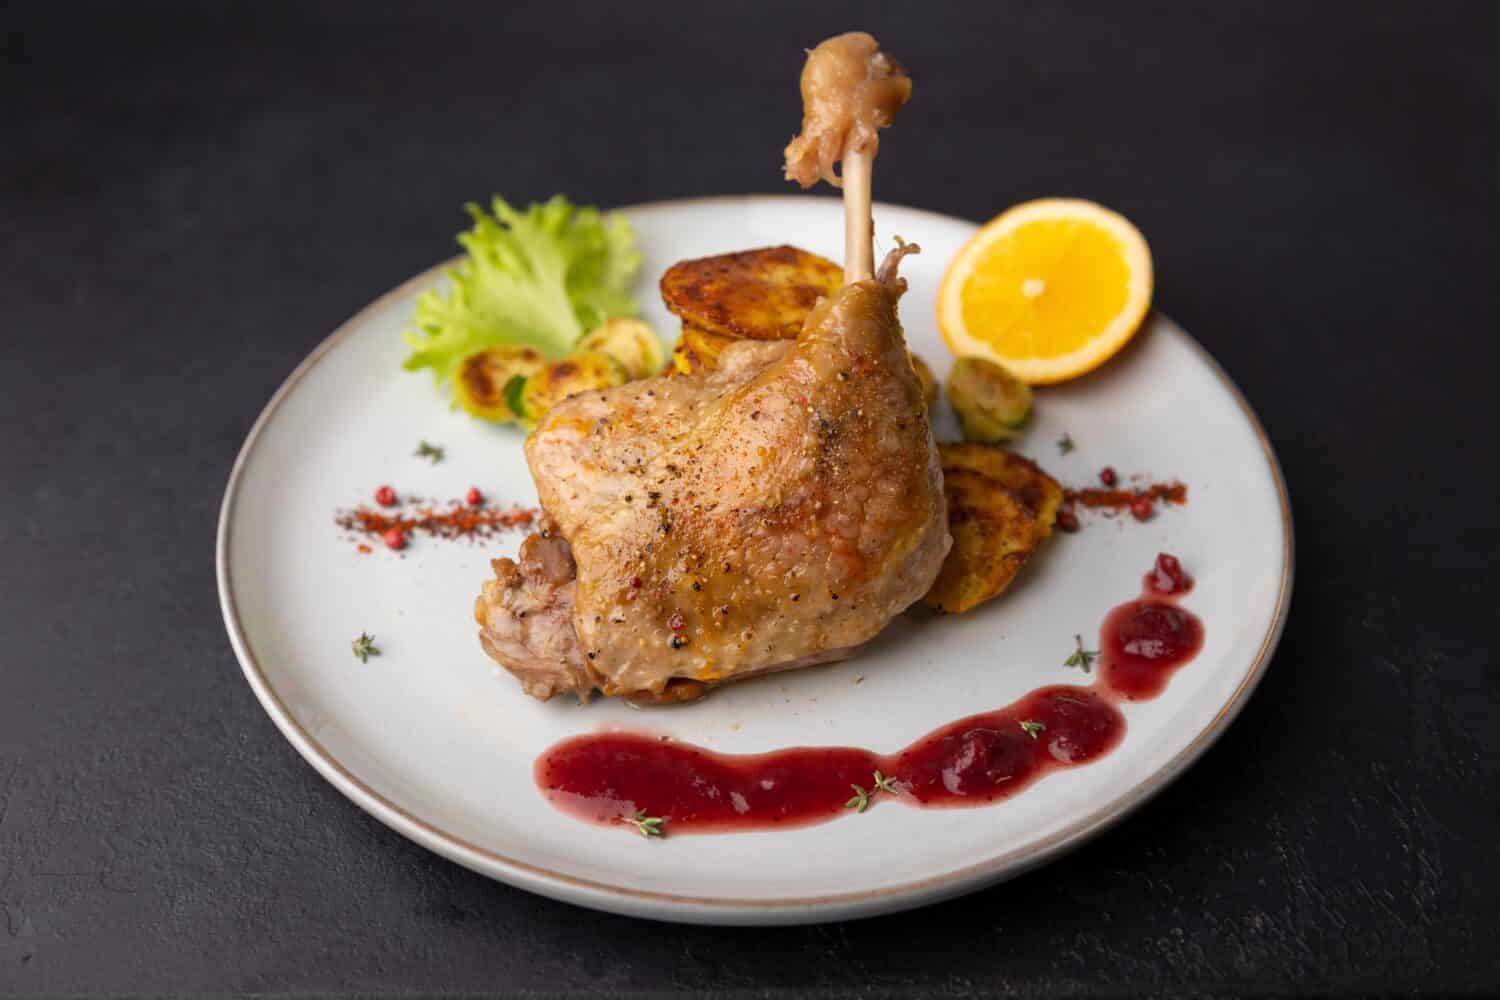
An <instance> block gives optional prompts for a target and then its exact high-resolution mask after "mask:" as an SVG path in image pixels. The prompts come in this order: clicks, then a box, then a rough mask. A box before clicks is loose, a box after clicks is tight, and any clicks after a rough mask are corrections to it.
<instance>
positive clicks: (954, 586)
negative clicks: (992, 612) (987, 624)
mask: <svg viewBox="0 0 1500 1000" xmlns="http://www.w3.org/2000/svg"><path fill="white" fill-rule="evenodd" d="M943 495H944V496H945V497H946V498H947V500H948V530H949V532H950V533H952V535H953V548H952V549H950V550H949V552H948V558H946V559H944V560H943V568H942V569H941V570H939V571H938V577H937V579H936V580H935V581H933V584H932V589H931V590H929V591H928V592H927V596H926V597H924V598H923V599H922V600H923V603H925V604H926V605H927V606H928V607H930V608H934V609H936V610H938V611H942V612H945V613H947V614H961V613H962V612H965V611H968V610H969V609H971V608H973V607H976V606H978V605H980V604H983V603H984V602H985V601H988V600H990V599H991V598H993V597H995V596H997V595H998V594H999V593H1000V592H1001V591H1003V590H1004V589H1005V588H1006V587H1008V586H1009V585H1010V582H1011V580H1013V579H1015V576H1016V574H1017V573H1019V572H1020V571H1021V567H1022V566H1024V565H1026V560H1027V559H1030V558H1031V554H1032V553H1033V552H1035V551H1036V547H1037V546H1038V545H1040V544H1041V541H1042V536H1043V531H1042V526H1041V522H1040V519H1039V518H1038V517H1037V515H1036V513H1035V512H1034V511H1033V510H1032V509H1031V508H1030V507H1028V506H1027V505H1026V504H1025V503H1024V502H1023V501H1022V500H1021V498H1020V497H1018V496H1016V494H1015V493H1013V492H1011V491H1010V490H1009V489H1006V488H1005V487H1004V486H1001V485H1000V484H999V483H997V482H995V481H994V480H993V479H990V478H988V477H987V476H984V475H981V474H980V473H978V472H975V471H973V470H972V469H964V468H958V467H954V468H952V469H947V468H945V469H944V470H943Z"/></svg>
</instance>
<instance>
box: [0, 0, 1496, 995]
mask: <svg viewBox="0 0 1500 1000" xmlns="http://www.w3.org/2000/svg"><path fill="white" fill-rule="evenodd" d="M800 8H801V9H799V7H798V6H793V5H781V4H767V3H760V4H757V5H755V6H754V7H753V8H747V9H746V10H745V11H744V12H738V11H733V12H731V10H730V9H729V7H728V6H727V5H726V6H725V7H724V9H720V5H717V4H712V3H700V4H694V5H682V6H677V7H670V8H669V7H666V6H661V5H656V4H645V3H634V4H630V3H614V4H608V5H598V6H592V7H588V8H584V9H572V8H570V7H569V6H568V5H566V4H556V3H553V4H547V3H531V4H508V3H503V2H498V0H492V2H488V3H481V4H474V5H469V6H459V5H452V4H442V5H433V6H426V5H412V6H410V7H407V6H403V5H377V4H367V3H357V4H356V3H350V4H347V5H340V6H333V7H328V6H321V5H309V4H295V5H283V4H278V5H243V6H232V7H229V6H226V7H205V8H203V9H198V8H193V7H188V6H184V7H178V8H173V7H160V6H156V5H142V4H129V5H121V6H119V7H118V8H110V7H97V8H96V7H87V6H84V7H80V6H75V5H71V4H69V5H51V4H42V5H35V6H32V5H24V6H21V7H16V6H14V5H7V6H6V7H5V10H4V13H3V14H0V55H3V60H0V67H3V68H0V74H3V75H0V343H3V351H0V430H3V432H4V439H3V444H0V992H6V991H17V992H83V991H162V990H183V991H202V990H210V989H214V990H226V991H246V992H282V991H302V992H308V993H325V992H333V991H359V990H377V989H402V988H405V989H419V988H425V989H431V990H455V991H456V990H506V991H534V992H537V993H546V992H552V991H556V992H570V991H571V992H577V991H583V990H585V989H589V988H599V989H604V990H607V991H610V992H613V993H619V994H639V995H645V994H654V993H658V992H669V991H692V992H700V991H701V992H713V993H716V994H719V995H730V994H733V995H747V996H748V995H761V994H762V993H765V994H778V995H780V994H788V995H789V994H801V993H815V992H817V993H823V994H825V995H845V994H847V995H856V994H857V995H869V994H883V993H886V992H893V993H894V992H910V993H911V994H912V995H922V996H933V995H946V994H967V993H980V992H987V991H1013V992H1015V993H1019V994H1028V995H1029V994H1038V993H1043V992H1056V993H1072V994H1082V995H1108V994H1120V993H1136V992H1150V993H1181V992H1200V993H1237V992H1276V993H1282V992H1286V993H1314V992H1317V993H1326V992H1350V993H1368V992H1397V991H1412V990H1431V991H1450V992H1451V991H1474V992H1490V993H1493V992H1495V991H1497V990H1500V948H1497V947H1496V943H1495V936H1496V930H1497V926H1500V836H1497V828H1500V792H1497V778H1500V773H1497V771H1500V766H1497V765H1500V755H1497V752H1496V750H1497V748H1496V732H1497V727H1500V723H1497V717H1500V694H1497V680H1500V678H1497V658H1496V655H1495V652H1494V640H1493V634H1494V624H1493V623H1494V609H1493V604H1494V598H1495V594H1496V588H1495V587H1494V586H1493V584H1492V583H1491V582H1490V580H1489V578H1488V571H1489V568H1490V567H1489V564H1490V562H1491V560H1492V559H1493V558H1494V557H1495V556H1496V554H1497V551H1500V544H1497V543H1500V537H1497V532H1496V528H1495V501H1494V497H1495V495H1496V489H1497V488H1500V478H1497V475H1496V469H1495V464H1496V462H1497V460H1500V448H1497V443H1500V426H1497V423H1500V404H1497V400H1496V389H1495V382H1496V375H1495V366H1496V362H1497V361H1500V353H1497V351H1496V349H1495V346H1494V344H1495V339H1496V337H1497V336H1500V292H1497V282H1496V278H1495V270H1496V266H1497V264H1500V236H1497V231H1500V230H1497V227H1500V195H1497V181H1496V177H1497V165H1500V69H1497V49H1500V20H1497V18H1496V16H1495V11H1496V7H1495V5H1493V4H1472V5H1468V6H1458V5H1450V4H1443V3H1413V4H1405V5H1399V6H1386V5H1380V6H1376V5H1369V4H1350V5H1333V4H1304V3H1283V4H1237V3H1236V4H1225V3H1215V4H1201V3H1186V2H1184V3H1176V4H1136V3H1129V4H1115V3H1109V4H1106V3H1089V4H1085V3H1070V4H1066V5H1059V4H1052V3H986V4H973V5H967V6H963V7H957V6H947V5H937V4H922V3H917V2H907V3H904V4H901V5H890V6H884V7H876V6H873V5H853V4H845V3H833V2H820V3H817V4H806V5H800ZM853 26H860V27H866V28H868V29H869V30H871V31H873V32H874V33H875V34H876V35H877V36H878V37H879V38H881V39H882V40H883V41H885V42H886V44H887V45H888V46H889V47H890V48H891V50H892V51H893V52H895V53H896V54H897V55H898V56H899V57H900V58H901V59H902V60H903V61H904V62H905V63H906V64H907V65H908V66H909V67H910V68H911V70H912V73H913V76H914V78H915V80H916V96H915V98H914V100H913V103H912V105H911V107H910V108H909V110H908V111H907V112H906V113H905V115H904V116H903V117H902V120H901V122H900V124H899V125H898V127H897V129H896V131H895V132H893V133H891V137H890V140H889V141H888V142H886V143H885V144H884V145H883V147H882V155H881V161H880V169H879V172H878V176H877V178H876V191H877V195H878V197H880V198H882V199H886V200H890V201H896V202H905V203H909V204H913V205H919V206H922V207H924V208H929V209H935V210H937V211H942V212H949V213H953V214H957V215H961V216H966V217H969V218H974V219H983V218H987V217H989V216H990V215H992V214H994V213H995V212H996V211H998V210H1000V209H1002V208H1004V207H1005V206H1007V205H1009V204H1011V203H1013V202H1016V201H1018V200H1021V199H1024V198H1029V197H1035V196H1040V195H1051V194H1064V195H1083V196H1088V197H1092V198H1095V199H1098V200H1100V201H1103V202H1105V203H1106V204H1109V205H1111V206H1113V207H1115V208H1117V209H1119V210H1121V211H1123V212H1125V213H1126V214H1127V215H1129V216H1130V217H1131V218H1132V219H1134V220H1135V221H1136V222H1137V223H1138V224H1139V225H1140V226H1141V227H1142V229H1144V230H1145V232H1146V234H1147V235H1148V237H1149V238H1150V240H1151V244H1152V248H1153V250H1154V252H1155V255H1156V265H1157V269H1158V270H1157V274H1158V280H1157V289H1158V290H1157V302H1158V305H1159V306H1160V307H1161V308H1162V310H1163V311H1165V312H1166V313H1168V314H1169V315H1171V316H1173V317H1175V318H1176V319H1177V320H1179V321H1180V322H1182V323H1183V324H1184V325H1185V326H1186V327H1187V328H1188V329H1189V330H1191V331H1193V332H1194V334H1195V335H1196V336H1197V337H1198V338H1199V339H1200V340H1202V342H1203V343H1204V344H1205V345H1206V346H1207V347H1208V348H1209V350H1211V351H1212V352H1213V353H1214V354H1215V355H1216V356H1217V357H1218V358H1219V359H1220V360H1221V361H1222V362H1223V363H1224V365H1225V367H1226V368H1227V369H1228V370H1229V372H1230V373H1231V374H1232V375H1233V377H1234V378H1235V379H1236V380H1237V381H1238V382H1239V384H1240V385H1241V386H1242V387H1243V388H1244V390H1245V392H1246V393H1247V395H1248V396H1249V398H1250V399H1251V401H1252V402H1253V404H1254V405H1255V406H1256V407H1257V409H1258V410H1259V412H1260V414H1261V416H1262V417H1263V419H1264V421H1265V424H1266V427H1267V429H1268V430H1269V433H1270V435H1271V438H1272V439H1273V441H1274V442H1275V444H1276V446H1277V448H1278V450H1279V452H1280V455H1281V459H1282V462H1283V464H1284V466H1285V471H1286V474H1287V478H1288V481H1289V483H1290V489H1291V495H1292V501H1293V505H1294V508H1295V513H1296V519H1297V527H1298V548H1299V552H1298V556H1299V561H1298V574H1297V584H1296V594H1295V598H1294V601H1293V606H1292V613H1291V619H1290V624H1289V626H1288V628H1287V631H1286V635H1285V641H1284V642H1283V644H1282V646H1281V650H1280V652H1279V653H1278V655H1277V656H1276V658H1275V662H1274V663H1273V665H1272V667H1271V669H1270V672H1269V674H1268V675H1267V677H1266V680H1265V683H1264V685H1263V686H1262V688H1261V689H1260V691H1259V692H1258V694H1257V695H1256V696H1255V698H1254V700H1253V701H1252V703H1251V704H1250V706H1249V707H1248V709H1247V710H1246V711H1245V713H1244V715H1243V716H1242V718H1241V719H1240V721H1239V722H1237V723H1236V724H1235V726H1234V727H1233V728H1232V730H1231V731H1230V732H1229V733H1228V734H1227V735H1226V736H1225V738H1224V739H1223V740H1222V741H1221V742H1220V743H1219V744H1218V745H1217V746H1216V747H1215V748H1214V749H1213V750H1212V751H1211V752H1210V753H1209V754H1208V755H1207V757H1206V758H1205V759H1204V760H1203V761H1202V762H1201V763H1200V764H1199V765H1198V766H1197V767H1195V768H1194V769H1193V770H1192V771H1191V772H1190V773H1188V774H1187V775H1186V776H1185V777H1184V778H1183V779H1182V780H1180V781H1179V782H1178V783H1177V784H1176V785H1174V786H1173V787H1172V788H1171V789H1170V790H1168V791H1167V792H1166V793H1164V794H1163V795H1162V796H1161V797H1160V798H1159V799H1157V800H1156V801H1155V802H1153V803H1152V804H1151V805H1150V806H1149V807H1148V808H1146V809H1145V810H1143V811H1142V812H1140V813H1139V814H1137V815H1136V816H1135V817H1133V818H1132V819H1130V820H1129V821H1127V822H1126V823H1124V824H1123V825H1121V826H1120V827H1119V828H1117V829H1116V830H1114V831H1112V832H1111V833H1109V834H1107V835H1105V836H1104V837H1102V838H1100V839H1099V840H1098V841H1096V842H1094V843H1093V844H1091V845H1090V846H1088V847H1087V848H1085V849H1083V850H1080V851H1078V852H1077V853H1076V854H1074V855H1072V856H1070V857H1068V858H1066V859H1065V860H1063V861H1061V862H1059V863H1057V864H1054V865H1052V866H1050V867H1048V868H1046V869H1044V870H1041V871H1038V872H1035V873H1033V874H1031V875H1028V876H1026V877H1024V878H1021V879H1019V880H1017V881H1015V882H1012V883H1010V884H1007V885H1004V886H1001V887H999V888H996V889H993V890H990V891H986V892H982V893H979V894H977V895H974V896H971V897H968V898H965V899H962V900H959V901H955V902H952V903H948V904H945V905H941V906H937V907H934V908H931V909H928V910H925V911H919V912H915V913H910V914H905V915H898V916H893V917H886V918H879V919H873V920H869V921H864V922H859V923H853V924H845V925H833V926H823V927H809V928H787V929H770V930H754V929H711V928H684V927H674V926H668V925H661V924H652V923H646V922H639V921H631V920H626V919H623V918H619V917H613V916H607V915H603V914H595V913H590V912H587V911H583V910H578V909H573V908H570V907H567V906H564V905H562V904H559V903H553V902H550V901H547V900H544V899H541V898H538V897H534V896H530V895H527V894H525V893H523V892H520V891H517V890H513V889H510V888H507V887H505V886H503V885H499V884H496V883H492V882H490V881H487V880H485V879H483V878H481V877H479V876H476V875H472V874H470V873H468V872H466V871H464V870H462V869H460V868H458V867H456V866H454V865H451V864H449V863H447V862H445V861H442V860H440V859H438V858H437V857H435V856H433V855H430V854H428V853H426V852H424V851H423V850H421V849H419V848H417V847H415V846H413V845H411V844H409V843H407V842H406V841H404V840H402V839H401V838H400V837H398V836H396V835H395V834H393V833H391V832H388V831H387V830H386V829H385V828H383V827H382V826H380V825H379V824H378V823H376V822H375V821H374V820H372V819H370V818H368V817H366V816H365V815H364V814H363V813H362V812H360V811H359V810H358V809H356V808H355V807H354V806H352V805H350V804H349V803H347V802H346V801H345V800H343V799H342V798H341V797H340V796H339V795H338V793H337V792H336V791H334V789H333V788H332V787H330V786H329V785H327V784H326V783H324V782H323V781H322V780H321V779H320V778H319V777H317V775H316V774H315V773H314V772H313V771H312V769H311V768H309V767H308V766H307V765H305V764H304V763H303V762H302V761H301V760H300V759H299V758H298V757H297V756H296V754H295V753H294V751H293V750H292V749H291V747H290V746H289V745H288V744H287V743H286V742H285V740H283V739H282V738H281V737H280V736H279V735H278V734H277V732H276V731H275V729H274V728H273V726H272V725H271V723H270V722H269V721H268V720H267V718H266V717H265V715H264V714H263V713H262V711H261V710H260V708H259V707H258V706H257V705H256V703H255V701H254V698H253V697H252V695H251V693H250V691H249V689H248V687H247V686H246V684H245V683H244V681H243V680H242V678H241V676H240V673H239V670H238V668H237V667H236V664H235V662H234V658H233V656H232V654H231V652H230V649H229V645H228V642H227V641H226V639H225V635H224V630H223V626H222V624H221V622H220V618H219V612H218V606H217V599H216V596H215V589H214V580H213V545H212V543H213V532H214V526H215V520H216V515H217V510H218V503H219V500H220V497H221V493H222V490H223V486H224V482H225V478H226V476H227V474H228V471H229V467H230V464H231V462H232V460H233V457H234V455H235V453H236V451H237V449H238V448H239V445H240V443H241V441H242V439H243V437H244V434H245V432H246V431H247V430H248V429H249V427H250V424H251V422H252V421H253V420H254V418H255V416H256V414H257V413H258V412H259V410H260V408H261V406H262V405H263V404H264V403H265V401H266V400H267V398H268V397H269V396H270V394H271V392H272V391H273V390H274V389H275V387H276V386H277V384H278V383H279V382H280V381H281V379H282V378H283V377H284V376H285V375H286V374H287V373H288V372H289V371H290V370H291V369H292V368H293V367H294V366H295V365H296V363H297V362H298V361H299V360H301V358H302V357H303V356H304V355H305V354H306V353H307V352H308V351H309V350H310V349H311V348H312V347H313V346H314V345H315V344H317V343H318V341H319V340H320V339H322V338H323V337H324V336H325V335H326V334H327V333H328V332H329V331H330V330H332V329H333V328H334V327H335V326H336V325H337V324H338V323H339V322H340V321H342V320H343V319H344V318H346V317H347V316H348V315H350V314H351V313H353V312H354V311H355V310H357V309H358V308H359V307H360V306H362V305H364V304H365V303H366V302H368V301H370V300H372V299H374V298H375V297H376V296H378V295H379V294H380V293H381V292H383V291H385V290H386V289H388V288H390V287H392V286H394V285H396V284H398V283H399V282H401V281H402V280H403V279H405V278H407V277H408V276H410V275H412V274H414V273H416V272H418V271H421V270H423V269H425V268H427V267H428V266H430V265H431V264H432V263H434V262H435V261H437V260H439V259H442V258H444V257H446V256H447V255H449V254H450V253H452V252H453V249H454V248H453V245H452V243H451V236H452V234H453V233H454V232H456V231H457V230H458V229H459V228H460V227H461V226H462V225H463V222H464V220H463V218H462V216H461V215H460V213H459V210H458V209H459V205H460V204H461V203H462V202H463V201H464V200H466V199H470V198H480V197H483V196H485V195H487V194H488V193H489V192H491V191H498V192H502V193H504V194H505V195H506V196H507V197H509V198H510V199H512V200H516V201H525V200H528V199H533V198H542V197H544V196H546V195H549V194H551V193H553V192H554V191H564V192H567V193H569V194H571V195H574V196H576V197H580V198H583V199H587V200H593V201H598V202H601V203H604V204H622V203H630V202H638V201H644V200H650V199H657V198H670V197H679V196H689V195H698V194H716V193H730V192H741V191H782V190H785V189H786V188H785V186H784V185H783V184H782V182H781V181H780V179H779V175H778V154H779V151H780V149H781V147H782V145H783V143H784V142H785V141H786V139H787V137H788V136H789V135H790V134H791V132H792V131H793V129H794V128H795V126H796V124H797V116H798V106H797V98H796V92H795V80H796V75H797V72H798V68H799V64H800V59H801V51H800V50H801V47H802V46H805V45H810V44H812V43H814V42H816V41H817V40H818V39H820V38H822V37H823V36H825V35H828V34H831V33H834V32H836V31H840V30H844V29H847V28H849V27H853ZM1182 416H1183V418H1184V419H1191V414H1183V415H1182Z"/></svg>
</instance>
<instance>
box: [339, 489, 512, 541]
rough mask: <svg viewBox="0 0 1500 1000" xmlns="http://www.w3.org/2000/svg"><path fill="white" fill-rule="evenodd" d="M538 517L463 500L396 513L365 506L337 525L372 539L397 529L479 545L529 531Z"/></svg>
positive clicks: (415, 503) (351, 511) (345, 513)
mask: <svg viewBox="0 0 1500 1000" xmlns="http://www.w3.org/2000/svg"><path fill="white" fill-rule="evenodd" d="M536 517H537V511H536V510H535V509H533V508H529V507H503V508H502V507H496V506H493V505H490V504H484V505H482V506H478V507H474V506H471V505H469V504H468V503H466V502H465V501H463V500H451V501H449V502H448V503H446V504H429V503H423V502H420V501H413V502H412V503H411V504H410V505H408V506H407V507H406V508H404V509H402V510H396V511H388V510H380V509H378V508H374V507H365V506H360V507H354V508H352V509H349V510H341V511H339V512H338V513H337V514H336V515H335V516H334V523H335V524H337V525H338V526H339V527H340V528H342V529H343V530H345V531H348V532H352V533H354V534H356V535H364V536H367V537H370V538H380V537H382V536H384V535H385V534H386V532H388V531H391V530H392V529H396V530H398V531H400V532H402V533H404V534H408V535H409V534H411V533H412V532H421V533H422V534H424V535H428V536H430V537H432V538H442V539H460V538H463V539H468V540H469V541H480V540H483V539H486V538H493V537H495V536H496V535H501V534H504V533H505V532H507V531H513V530H515V529H517V528H527V527H530V526H531V523H532V522H533V521H535V520H536ZM359 550H360V551H361V552H366V551H368V546H366V545H364V544H363V543H361V544H360V546H359Z"/></svg>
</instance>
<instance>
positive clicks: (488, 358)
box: [453, 344, 547, 423]
mask: <svg viewBox="0 0 1500 1000" xmlns="http://www.w3.org/2000/svg"><path fill="white" fill-rule="evenodd" d="M546 366H547V359H546V358H545V357H543V356H542V353H541V352H540V351H538V350H536V349H534V348H531V347H523V346H521V345H519V344H502V345H501V346H499V347H490V348H486V349H485V350H482V351H479V352H477V353H475V354H471V355H469V356H468V357H467V358H464V360H463V363H462V364H460V365H459V366H458V373H457V374H456V375H454V377H453V397H454V398H455V399H456V400H458V405H459V406H462V407H463V408H464V409H465V410H467V411H468V412H469V413H472V414H473V415H474V416H476V417H482V418H484V419H485V420H494V421H498V422H502V423H503V422H505V421H509V420H515V419H516V417H517V416H518V414H517V413H516V411H515V410H513V409H512V408H511V407H510V406H509V405H508V404H507V402H506V398H505V386H506V384H507V383H509V382H510V381H511V379H513V378H518V377H519V378H522V379H524V378H525V377H526V376H528V375H531V374H532V373H533V372H538V371H541V370H542V369H543V368H545V367H546Z"/></svg>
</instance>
